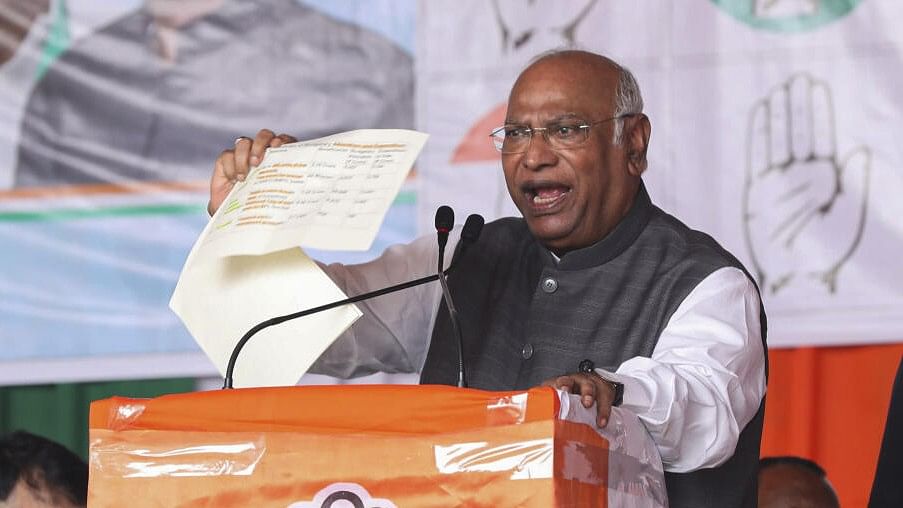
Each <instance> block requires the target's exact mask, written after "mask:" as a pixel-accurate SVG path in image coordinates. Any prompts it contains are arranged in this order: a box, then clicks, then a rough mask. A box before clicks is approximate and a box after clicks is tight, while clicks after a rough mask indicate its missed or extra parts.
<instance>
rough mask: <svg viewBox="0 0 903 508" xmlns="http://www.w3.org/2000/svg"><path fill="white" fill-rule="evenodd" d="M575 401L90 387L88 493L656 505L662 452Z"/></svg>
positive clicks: (356, 389) (441, 392)
mask: <svg viewBox="0 0 903 508" xmlns="http://www.w3.org/2000/svg"><path fill="white" fill-rule="evenodd" d="M576 400H577V399H576V397H575V396H570V395H567V394H563V393H562V392H556V391H555V390H552V389H550V388H542V389H533V390H530V391H527V392H485V391H479V390H469V389H457V388H451V387H439V386H342V387H332V386H322V387H285V388H255V389H242V390H222V391H215V392H201V393H191V394H179V395H169V396H164V397H160V398H156V399H124V398H112V399H107V400H102V401H97V402H95V403H93V404H92V405H91V417H90V440H91V444H90V481H89V505H90V506H92V507H100V506H125V505H128V506H165V507H207V506H210V507H213V506H217V507H230V506H236V507H237V506H242V507H245V506H255V507H258V506H282V507H286V506H290V507H291V508H314V507H316V508H320V507H324V508H329V507H330V506H332V505H333V504H334V503H338V501H345V503H338V504H337V506H349V504H348V503H351V504H350V506H355V507H357V506H361V507H363V506H366V507H368V508H392V507H403V506H405V507H406V506H417V507H432V506H435V507H448V506H472V507H476V506H487V507H488V506H491V507H503V506H536V507H539V506H542V507H549V506H573V507H578V506H579V507H590V506H662V505H664V504H665V503H666V501H665V500H664V499H665V494H664V477H663V474H662V472H661V461H660V458H659V457H658V453H657V451H656V450H655V447H654V446H652V445H651V441H649V440H648V436H646V435H645V432H643V431H642V427H641V425H640V423H639V421H638V420H636V417H635V416H634V415H631V414H629V413H628V412H620V413H618V414H616V415H613V416H612V419H611V423H610V424H609V425H608V427H607V428H606V429H604V430H600V429H597V428H595V427H594V426H591V425H587V424H586V422H587V421H588V422H592V418H593V415H594V411H591V410H586V409H585V408H583V407H582V406H580V405H579V403H577V402H576ZM631 417H632V419H631ZM606 432H607V433H609V434H608V435H607V436H606ZM638 439H639V440H640V441H638Z"/></svg>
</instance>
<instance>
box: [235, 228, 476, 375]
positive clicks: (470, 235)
mask: <svg viewBox="0 0 903 508" xmlns="http://www.w3.org/2000/svg"><path fill="white" fill-rule="evenodd" d="M476 217H479V216H476ZM467 223H471V220H470V217H468V221H467ZM467 223H465V224H464V228H463V229H462V230H461V241H460V245H461V248H460V251H459V252H458V259H460V257H461V255H462V254H463V253H464V250H465V249H466V248H467V247H468V246H469V245H470V244H471V243H473V242H476V241H477V239H478V238H479V237H480V232H481V230H482V227H483V218H482V217H479V225H478V226H477V225H476V223H473V224H471V226H470V227H468V224H467ZM474 228H475V229H474ZM450 229H451V228H449V230H450ZM447 241H448V236H447V233H446V242H447ZM440 255H441V254H440ZM454 268H455V265H454V263H452V265H451V266H449V267H448V269H447V270H445V271H444V272H442V275H443V276H444V275H445V274H447V273H449V272H451V271H452V270H453V269H454ZM438 278H439V274H438V273H435V274H433V275H427V276H426V277H421V278H419V279H415V280H411V281H408V282H402V283H401V284H396V285H394V286H389V287H387V288H382V289H378V290H376V291H370V292H368V293H364V294H362V295H358V296H353V297H350V298H345V299H343V300H338V301H335V302H332V303H327V304H324V305H320V306H318V307H313V308H310V309H305V310H301V311H298V312H293V313H291V314H285V315H283V316H276V317H273V318H270V319H267V320H266V321H263V322H260V323H258V324H256V325H254V326H253V327H252V328H251V329H250V330H248V331H247V332H245V334H244V335H242V337H241V339H239V340H238V343H236V344H235V347H234V348H233V349H232V355H231V356H230V357H229V363H228V365H227V366H226V375H225V376H224V377H223V389H230V388H232V377H233V373H234V371H235V363H236V362H237V361H238V356H239V354H240V353H241V350H242V348H244V347H245V344H247V343H248V341H249V340H251V337H253V336H254V335H255V334H256V333H257V332H259V331H261V330H263V329H265V328H269V327H271V326H275V325H278V324H280V323H284V322H286V321H291V320H292V319H298V318H302V317H304V316H309V315H311V314H316V313H318V312H324V311H327V310H330V309H334V308H336V307H341V306H342V305H348V304H349V303H357V302H360V301H363V300H369V299H370V298H376V297H377V296H382V295H386V294H389V293H394V292H396V291H401V290H403V289H408V288H412V287H415V286H419V285H421V284H426V283H429V282H433V281H435V280H437V279H438Z"/></svg>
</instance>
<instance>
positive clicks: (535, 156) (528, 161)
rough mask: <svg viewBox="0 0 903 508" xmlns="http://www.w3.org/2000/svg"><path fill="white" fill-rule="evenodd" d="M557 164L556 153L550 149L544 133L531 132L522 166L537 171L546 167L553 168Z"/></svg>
mask: <svg viewBox="0 0 903 508" xmlns="http://www.w3.org/2000/svg"><path fill="white" fill-rule="evenodd" d="M556 162H558V153H557V152H556V151H555V150H553V149H552V146H551V145H550V144H549V140H548V138H546V131H533V135H532V136H530V144H529V145H528V146H527V151H526V152H524V158H523V161H522V163H523V165H524V166H525V167H526V168H528V169H531V170H534V171H538V170H540V169H542V168H544V167H547V166H553V165H555V163H556Z"/></svg>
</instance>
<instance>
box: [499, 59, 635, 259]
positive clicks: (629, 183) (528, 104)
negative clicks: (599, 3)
mask: <svg viewBox="0 0 903 508" xmlns="http://www.w3.org/2000/svg"><path fill="white" fill-rule="evenodd" d="M617 81H618V71H617V70H616V69H615V68H614V67H612V66H610V65H608V64H606V63H604V62H603V61H602V60H601V59H598V57H594V56H593V55H585V54H577V55H568V56H553V57H551V58H547V59H544V60H540V61H539V62H537V63H536V64H534V65H533V66H531V67H529V68H528V69H527V70H526V71H524V73H523V74H521V76H520V78H518V80H517V82H516V83H515V84H514V88H513V89H512V90H511V97H510V99H509V101H508V115H507V118H506V123H508V124H523V125H528V126H530V127H545V126H547V125H548V124H551V123H555V122H558V121H562V120H578V121H579V122H581V123H585V124H591V123H593V122H597V121H599V120H604V119H606V118H610V117H611V116H612V115H613V107H614V100H613V97H614V92H615V89H616V85H617ZM627 122H629V120H628V121H627ZM613 129H614V122H613V121H608V122H604V123H601V124H599V125H596V126H594V127H592V128H591V129H590V130H589V137H588V139H587V141H586V143H585V144H583V145H580V146H578V147H575V148H570V149H566V150H561V149H553V148H552V147H550V146H549V144H548V142H547V141H546V140H545V138H544V137H543V136H542V135H541V134H540V133H539V132H536V133H534V136H533V139H532V142H531V143H530V147H529V148H528V149H527V151H526V152H524V153H520V154H503V155H502V168H503V170H504V172H505V181H506V183H507V185H508V192H509V193H510V194H511V198H512V199H513V200H514V204H515V205H516V206H517V208H518V209H519V210H520V212H521V214H523V216H524V218H525V219H526V221H527V225H528V226H529V228H530V231H531V232H532V233H533V236H535V237H536V238H537V239H538V240H539V241H540V242H542V243H543V244H544V245H545V246H546V247H547V248H549V249H550V250H552V251H553V252H555V253H556V254H559V255H561V254H563V253H565V252H568V251H570V250H574V249H579V248H582V247H587V246H589V245H592V244H593V243H596V242H597V241H599V240H601V239H602V238H603V237H604V236H605V235H607V234H608V233H609V232H610V231H611V230H612V229H614V227H615V226H616V225H617V224H618V222H620V220H621V219H622V218H623V217H624V215H625V214H626V213H627V211H628V210H629V208H630V205H631V204H632V203H633V198H634V196H635V194H636V190H637V188H638V186H639V173H636V172H634V173H635V174H632V173H631V169H630V168H629V167H628V155H627V148H628V147H629V146H630V141H629V140H625V141H624V142H622V143H621V145H614V144H612V134H613ZM629 129H630V123H627V124H625V134H626V132H627V131H628V130H629ZM626 137H629V136H625V138H626ZM642 148H643V150H645V146H643V147H642Z"/></svg>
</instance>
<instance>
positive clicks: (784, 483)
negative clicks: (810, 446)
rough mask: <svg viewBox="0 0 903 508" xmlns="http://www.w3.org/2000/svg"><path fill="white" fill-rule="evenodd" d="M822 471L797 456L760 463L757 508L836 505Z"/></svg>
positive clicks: (803, 507) (769, 458)
mask: <svg viewBox="0 0 903 508" xmlns="http://www.w3.org/2000/svg"><path fill="white" fill-rule="evenodd" d="M839 506H840V502H839V501H838V500H837V494H836V493H835V492H834V488H833V487H831V483H830V482H828V478H827V476H826V475H825V470H824V469H822V468H821V467H819V465H818V464H816V463H815V462H812V461H811V460H807V459H803V458H800V457H767V458H764V459H762V460H761V461H760V462H759V508H839Z"/></svg>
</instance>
